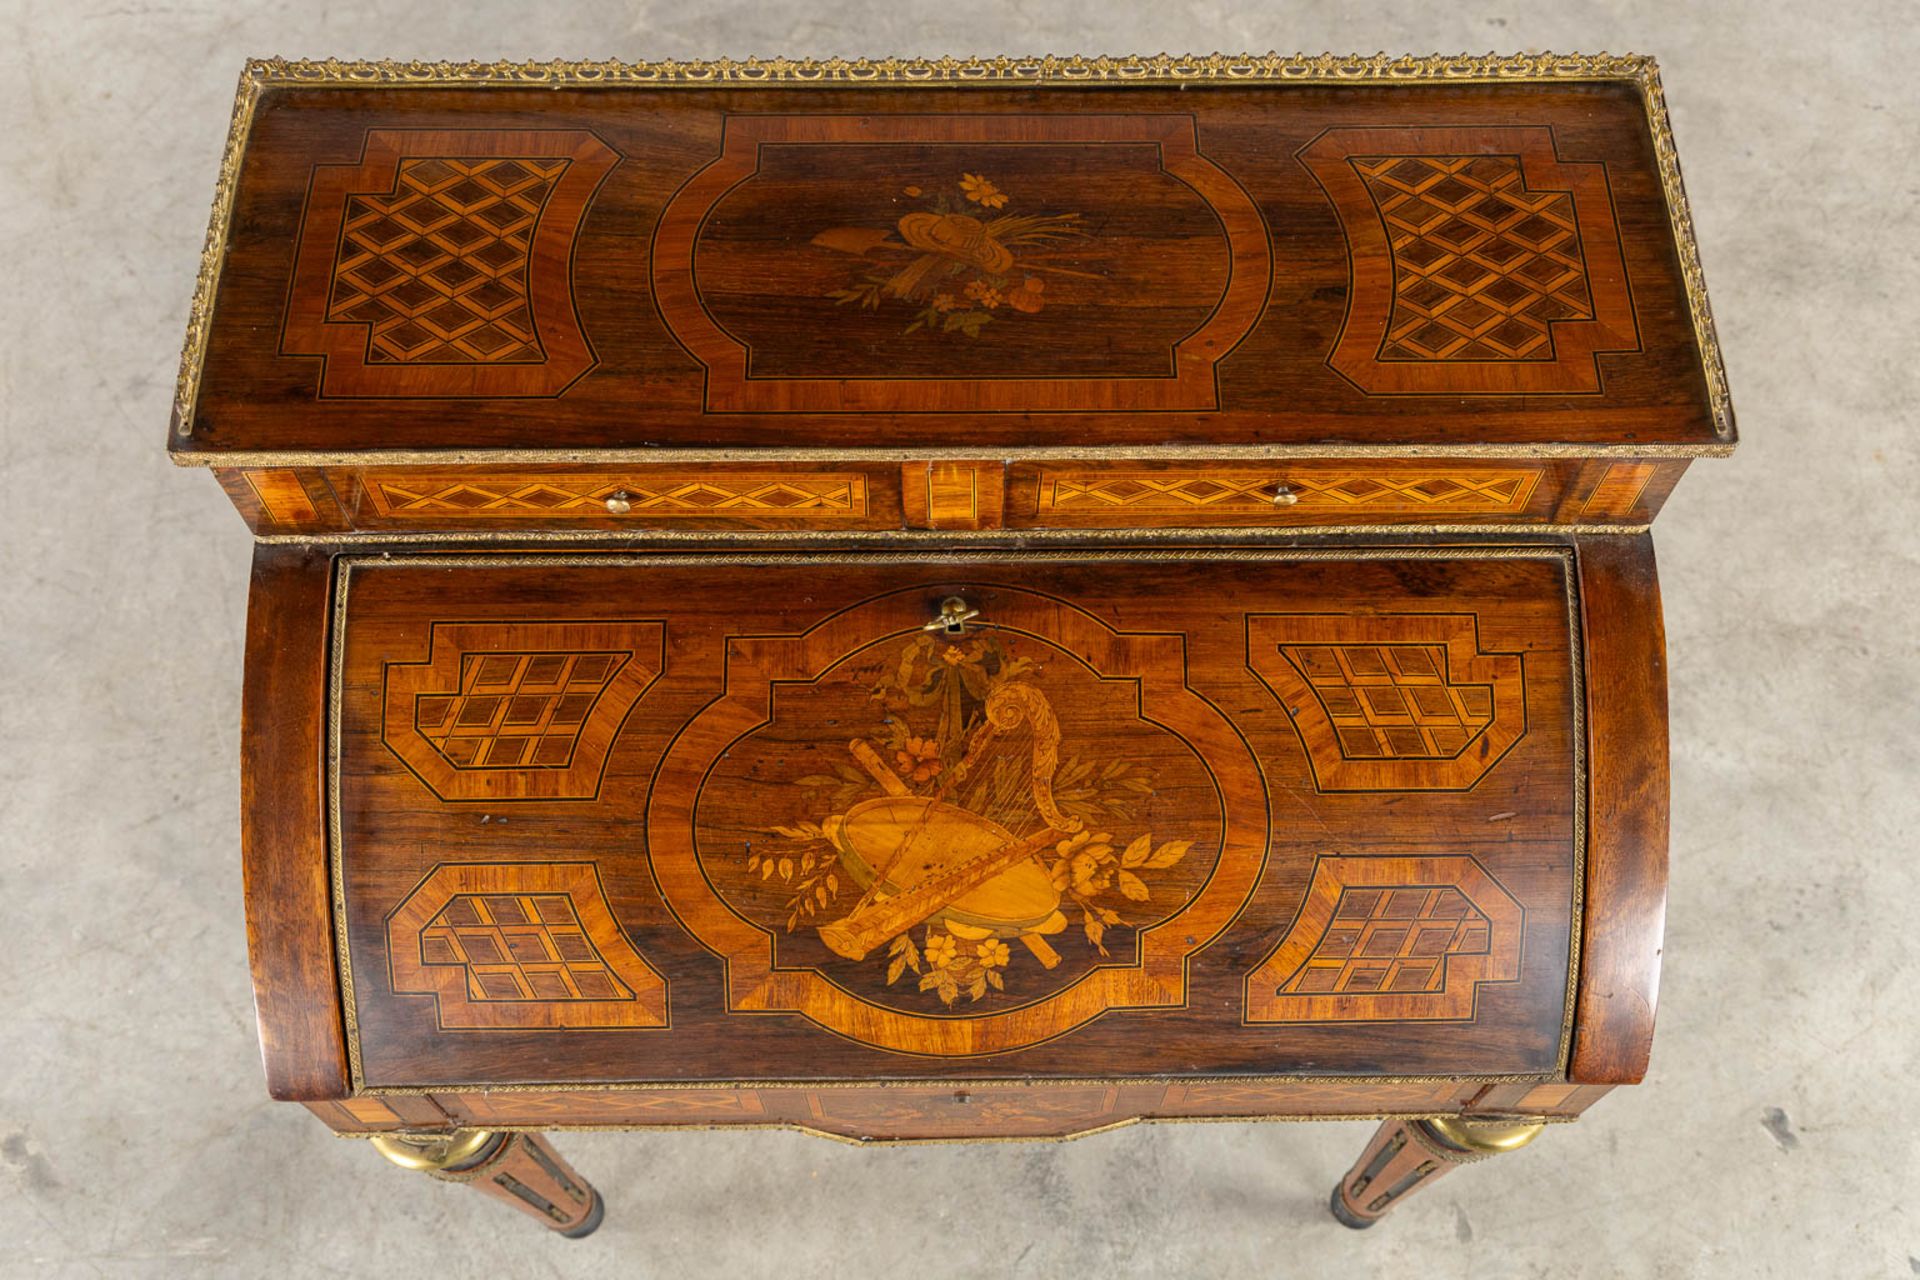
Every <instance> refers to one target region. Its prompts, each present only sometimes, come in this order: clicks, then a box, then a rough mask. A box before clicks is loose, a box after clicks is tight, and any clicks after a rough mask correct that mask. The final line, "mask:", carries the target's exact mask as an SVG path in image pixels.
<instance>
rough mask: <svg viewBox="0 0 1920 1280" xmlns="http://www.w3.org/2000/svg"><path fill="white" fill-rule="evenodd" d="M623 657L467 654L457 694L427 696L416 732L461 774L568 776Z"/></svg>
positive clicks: (419, 703) (418, 706)
mask: <svg viewBox="0 0 1920 1280" xmlns="http://www.w3.org/2000/svg"><path fill="white" fill-rule="evenodd" d="M628 657H629V655H628V654H624V653H468V654H463V655H461V659H460V689H459V692H457V693H430V694H422V695H421V696H420V697H419V698H418V699H417V700H416V701H415V703H414V727H415V728H416V729H417V730H418V731H419V733H420V735H421V736H422V737H423V738H425V739H426V740H427V742H428V743H429V744H430V745H431V746H432V747H433V749H434V750H435V751H437V752H439V753H440V754H441V756H443V757H445V759H446V760H447V762H448V763H449V764H451V765H453V767H454V768H456V769H528V768H532V769H543V768H545V769H564V768H566V767H567V766H568V765H569V764H570V763H572V761H573V751H574V747H575V746H576V745H577V744H578V742H579V740H580V731H581V729H582V727H583V726H585V724H586V722H587V717H588V716H589V715H590V714H591V713H592V711H593V707H594V704H595V703H596V702H598V701H599V700H600V696H601V694H603V693H605V692H606V689H607V684H608V682H609V681H610V680H612V679H613V677H614V674H615V673H616V672H618V671H619V670H620V668H621V667H623V666H625V665H626V663H627V660H628Z"/></svg>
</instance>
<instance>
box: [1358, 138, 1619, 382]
mask: <svg viewBox="0 0 1920 1280" xmlns="http://www.w3.org/2000/svg"><path fill="white" fill-rule="evenodd" d="M1353 164H1354V166H1355V167H1356V168H1357V169H1358V170H1359V172H1360V176H1361V178H1362V179H1363V180H1364V181H1365V182H1366V184H1367V191H1368V193H1369V194H1370V195H1371V196H1372V197H1373V202H1374V205H1375V207H1376V208H1378V209H1379V211H1380V217H1381V218H1382V219H1383V220H1384V221H1385V223H1386V227H1387V238H1388V242H1389V243H1390V244H1391V246H1392V250H1393V268H1394V299H1393V315H1392V318H1391V319H1390V320H1389V321H1388V323H1387V336H1386V341H1385V342H1384V343H1383V344H1382V346H1381V349H1380V353H1379V357H1378V358H1379V359H1381V360H1551V359H1553V354H1554V353H1553V335H1552V331H1551V329H1550V328H1549V326H1550V325H1551V324H1552V323H1553V322H1554V321H1556V320H1591V319H1592V318H1593V315H1594V310H1593V300H1592V296H1591V291H1590V289H1589V286H1588V281H1587V270H1586V263H1585V260H1584V258H1583V257H1582V255H1581V251H1580V233H1579V229H1578V226H1577V224H1576V223H1575V221H1574V205H1573V196H1572V195H1571V194H1570V193H1569V192H1565V191H1530V190H1528V189H1527V187H1526V184H1525V180H1524V177H1523V175H1522V172H1521V168H1520V161H1519V159H1518V158H1517V157H1514V156H1384V157H1376V158H1359V159H1355V160H1354V161H1353Z"/></svg>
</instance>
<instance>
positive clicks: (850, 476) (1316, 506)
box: [220, 458, 1687, 535]
mask: <svg viewBox="0 0 1920 1280" xmlns="http://www.w3.org/2000/svg"><path fill="white" fill-rule="evenodd" d="M1686 465H1687V464H1686V463H1685V462H1684V461H1677V460H1663V461H1655V460H1651V459H1625V460H1618V461H1616V460H1600V459H1581V458H1554V459H1548V458H1533V459H1461V460H1451V461H1450V460H1446V459H1420V458H1380V459H1337V458H1303V459H1290V460H1274V461H1271V462H1263V463H1248V462H1245V461H1225V460H1216V461H1186V460H1182V461H1178V462H1170V461H1155V460H1132V461H1098V462H1089V461H1066V460H1061V461H1036V462H1028V461H1015V462H1011V463H1008V462H1005V461H996V460H940V461H915V462H905V463H898V462H894V463H880V462H874V463H860V464H853V463H848V464H837V463H836V464H821V465H810V464H801V463H792V462H786V463H778V462H775V463H764V464H755V465H751V466H749V465H745V464H740V465H720V464H706V465H701V464H688V465H685V466H678V467H664V466H656V467H645V466H626V467H618V466H604V467H535V466H523V467H517V468H500V467H351V468H326V469H304V470H303V469H297V468H256V469H247V470H241V471H223V472H221V473H220V476H221V481H222V483H223V484H224V485H225V487H226V489H227V492H228V493H229V494H230V495H231V496H232V498H233V500H234V503H235V505H237V506H238V507H239V508H240V510H241V513H242V514H243V515H244V516H245V517H246V518H247V520H248V522H249V523H250V524H251V525H252V526H253V527H254V528H255V529H256V530H258V531H259V532H262V533H278V534H319V533H329V532H343V531H347V530H359V531H364V532H382V531H387V532H416V531H417V532H425V531H432V530H445V531H462V530H464V531H473V532H492V533H512V534H516V535H520V534H528V533H533V534H538V533H540V532H542V531H546V530H569V529H570V530H575V531H580V530H599V531H605V532H619V531H622V530H661V531H669V530H676V529H677V530H708V531H715V532H725V531H729V530H760V531H769V532H777V531H780V530H788V531H817V530H842V531H851V530H869V531H871V530H887V529H918V530H950V531H978V530H993V529H1003V528H1004V529H1058V530H1072V529H1142V530H1153V529H1165V530H1180V529H1221V528H1314V527H1320V528H1353V527H1398V528H1408V527H1415V528H1418V527H1433V526H1446V527H1454V526H1480V525H1489V526H1491V525H1570V526H1603V527H1604V526H1619V525H1637V524H1645V523H1646V522H1648V521H1649V520H1651V519H1652V518H1653V515H1654V513H1655V512H1656V511H1657V510H1658V509H1659V506H1660V504H1661V502H1662V501H1664V500H1665V498H1666V495H1667V494H1668V493H1669V492H1670V491H1671V490H1672V488H1673V486H1674V484H1675V483H1676V482H1677V481H1678V479H1679V477H1680V474H1681V472H1682V471H1684V470H1685V468H1686Z"/></svg>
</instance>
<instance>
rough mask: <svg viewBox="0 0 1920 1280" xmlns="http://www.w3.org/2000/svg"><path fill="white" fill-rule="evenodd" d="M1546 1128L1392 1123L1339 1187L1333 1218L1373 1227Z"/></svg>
mask: <svg viewBox="0 0 1920 1280" xmlns="http://www.w3.org/2000/svg"><path fill="white" fill-rule="evenodd" d="M1544 1127H1545V1126H1544V1125H1543V1124H1542V1123H1541V1122H1540V1121H1538V1120H1459V1119H1454V1118H1452V1117H1447V1118H1443V1119H1438V1120H1389V1121H1387V1122H1386V1123H1384V1124H1382V1125H1381V1126H1380V1128H1379V1130H1378V1131H1377V1132H1375V1133H1374V1135H1373V1140H1372V1141H1371V1142H1369V1143H1367V1149H1366V1150H1365V1151H1362V1152H1361V1153H1360V1158H1359V1159H1358V1160H1356V1161H1354V1165H1353V1168H1351V1169H1349V1170H1347V1176H1346V1177H1344V1178H1342V1179H1340V1184H1339V1185H1338V1186H1336V1187H1335V1188H1334V1189H1333V1216H1334V1217H1336V1218H1338V1219H1339V1220H1340V1221H1341V1222H1342V1223H1344V1224H1345V1225H1347V1226H1349V1227H1354V1228H1356V1229H1358V1228H1362V1227H1370V1226H1372V1225H1373V1224H1374V1223H1376V1222H1378V1221H1380V1219H1381V1218H1382V1217H1383V1216H1384V1215H1385V1214H1386V1212H1387V1211H1388V1210H1389V1209H1391V1208H1393V1207H1394V1206H1395V1205H1397V1204H1399V1203H1400V1202H1401V1201H1402V1200H1404V1199H1406V1198H1407V1197H1408V1196H1409V1195H1412V1194H1413V1193H1414V1192H1415V1191H1418V1190H1419V1189H1420V1188H1421V1187H1425V1186H1429V1185H1431V1184H1432V1183H1433V1182H1434V1181H1435V1180H1437V1179H1438V1178H1440V1177H1441V1176H1442V1175H1443V1174H1445V1173H1447V1172H1448V1171H1450V1170H1452V1169H1456V1168H1458V1167H1460V1166H1461V1165H1463V1164H1472V1163H1473V1162H1474V1161H1476V1160H1485V1159H1486V1158H1487V1157H1488V1156H1493V1155H1499V1154H1500V1153H1501V1152H1503V1151H1518V1150H1519V1149H1520V1148H1521V1147H1524V1146H1526V1145H1527V1144H1528V1143H1529V1142H1532V1141H1533V1139H1534V1137H1535V1136H1536V1135H1537V1134H1539V1132H1540V1130H1541V1129H1542V1128H1544Z"/></svg>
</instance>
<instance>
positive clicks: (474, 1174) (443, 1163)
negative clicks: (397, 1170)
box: [373, 1129, 605, 1240]
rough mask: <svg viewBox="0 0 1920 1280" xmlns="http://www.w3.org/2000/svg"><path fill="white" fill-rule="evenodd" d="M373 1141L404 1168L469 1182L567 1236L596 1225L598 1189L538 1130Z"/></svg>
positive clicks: (464, 1132)
mask: <svg viewBox="0 0 1920 1280" xmlns="http://www.w3.org/2000/svg"><path fill="white" fill-rule="evenodd" d="M373 1145H374V1148H375V1149H376V1150H378V1151H379V1152H380V1154H381V1155H383V1156H385V1157H386V1158H387V1159H389V1160H391V1161H393V1162H394V1163H395V1164H397V1165H399V1166H400V1167H401V1168H402V1169H418V1170H420V1171H422V1172H424V1173H428V1174H431V1175H432V1176H434V1177H436V1178H439V1179H440V1180H441V1181H442V1182H469V1183H472V1184H473V1185H474V1186H476V1187H478V1188H479V1189H480V1190H482V1191H484V1192H486V1193H487V1194H488V1195H490V1196H492V1197H493V1198H494V1199H496V1200H504V1201H506V1202H507V1203H508V1204H510V1205H512V1206H513V1207H514V1208H516V1209H518V1210H520V1211H521V1212H522V1213H528V1214H532V1215H533V1216H534V1217H536V1218H538V1219H540V1221H541V1222H542V1223H544V1224H545V1225H546V1226H547V1227H548V1228H550V1229H551V1230H554V1231H558V1232H559V1233H560V1234H561V1235H563V1236H566V1237H568V1238H569V1239H575V1240H577V1239H579V1238H580V1237H581V1236H586V1235H592V1234H593V1232H594V1229H595V1228H597V1227H598V1226H599V1225H600V1218H601V1216H602V1214H603V1212H604V1208H605V1206H604V1204H603V1202H602V1201H601V1199H600V1193H599V1192H598V1191H595V1190H594V1189H593V1187H592V1185H591V1184H589V1183H588V1182H587V1180H586V1179H585V1178H582V1177H581V1176H580V1175H579V1174H577V1173H575V1172H574V1171H573V1166H572V1165H570V1164H568V1163H567V1162H566V1161H565V1160H562V1159H561V1158H560V1155H559V1153H558V1152H556V1151H555V1150H554V1149H553V1146H552V1144H551V1143H549V1142H548V1141H547V1140H546V1139H545V1138H544V1137H541V1136H540V1135H539V1134H537V1133H489V1132H488V1131H486V1130H484V1129H461V1130H458V1131H456V1132H454V1133H393V1134H381V1135H380V1136H378V1137H376V1138H374V1139H373Z"/></svg>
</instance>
